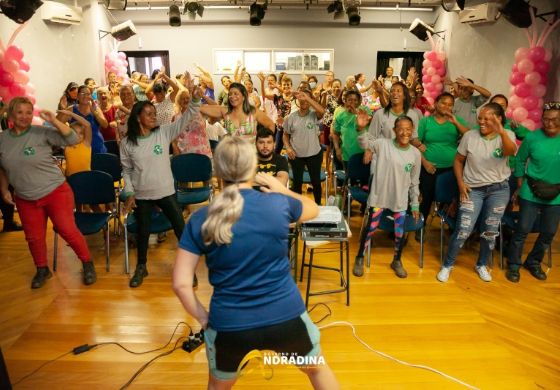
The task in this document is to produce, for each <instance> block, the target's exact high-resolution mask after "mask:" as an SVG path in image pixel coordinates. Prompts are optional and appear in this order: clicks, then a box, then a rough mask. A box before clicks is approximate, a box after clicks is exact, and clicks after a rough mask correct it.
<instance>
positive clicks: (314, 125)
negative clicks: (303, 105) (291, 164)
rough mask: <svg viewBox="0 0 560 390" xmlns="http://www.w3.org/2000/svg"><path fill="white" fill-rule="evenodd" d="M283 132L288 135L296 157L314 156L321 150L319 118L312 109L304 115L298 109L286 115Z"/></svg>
mask: <svg viewBox="0 0 560 390" xmlns="http://www.w3.org/2000/svg"><path fill="white" fill-rule="evenodd" d="M284 133H286V134H289V135H290V144H291V145H292V148H293V149H294V151H295V152H296V156H297V157H310V156H315V155H316V154H317V153H319V152H320V151H321V143H320V142H319V134H321V120H320V119H318V118H317V114H316V113H315V111H314V110H312V109H309V112H308V113H307V115H304V116H301V114H300V113H299V110H297V111H293V112H292V113H291V114H290V115H288V117H287V118H286V120H285V121H284Z"/></svg>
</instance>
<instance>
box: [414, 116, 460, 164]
mask: <svg viewBox="0 0 560 390" xmlns="http://www.w3.org/2000/svg"><path fill="white" fill-rule="evenodd" d="M456 118H457V121H458V122H459V123H461V124H462V125H463V126H466V127H468V124H467V123H466V122H465V121H464V120H463V118H461V117H456ZM460 137H461V132H460V131H459V129H457V127H455V125H454V124H453V123H451V122H449V121H446V122H445V123H441V124H440V123H438V122H437V121H436V119H435V118H434V116H433V115H430V116H428V117H424V118H422V119H420V122H419V123H418V138H419V139H420V141H422V143H423V144H424V145H426V151H425V152H424V158H425V159H426V160H428V161H429V162H431V163H432V164H435V166H436V167H437V168H449V167H452V166H453V160H455V154H456V153H457V145H458V143H459V138H460Z"/></svg>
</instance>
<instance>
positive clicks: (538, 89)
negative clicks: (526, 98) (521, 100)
mask: <svg viewBox="0 0 560 390" xmlns="http://www.w3.org/2000/svg"><path fill="white" fill-rule="evenodd" d="M516 88H517V87H516ZM533 95H535V96H536V97H540V98H542V97H543V96H544V95H546V86H544V85H542V84H537V85H535V86H534V87H533ZM519 96H521V95H519Z"/></svg>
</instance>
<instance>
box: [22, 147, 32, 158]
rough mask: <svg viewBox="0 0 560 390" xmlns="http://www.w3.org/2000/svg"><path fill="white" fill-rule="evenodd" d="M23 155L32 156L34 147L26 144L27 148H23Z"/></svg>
mask: <svg viewBox="0 0 560 390" xmlns="http://www.w3.org/2000/svg"><path fill="white" fill-rule="evenodd" d="M23 155H24V156H34V155H35V149H34V148H33V147H32V146H28V147H27V148H25V149H23Z"/></svg>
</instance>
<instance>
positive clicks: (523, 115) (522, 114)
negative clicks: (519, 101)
mask: <svg viewBox="0 0 560 390" xmlns="http://www.w3.org/2000/svg"><path fill="white" fill-rule="evenodd" d="M527 115H529V112H528V111H527V110H526V109H525V107H517V108H516V109H514V110H513V119H515V120H516V121H518V122H522V121H524V120H525V119H527Z"/></svg>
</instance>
